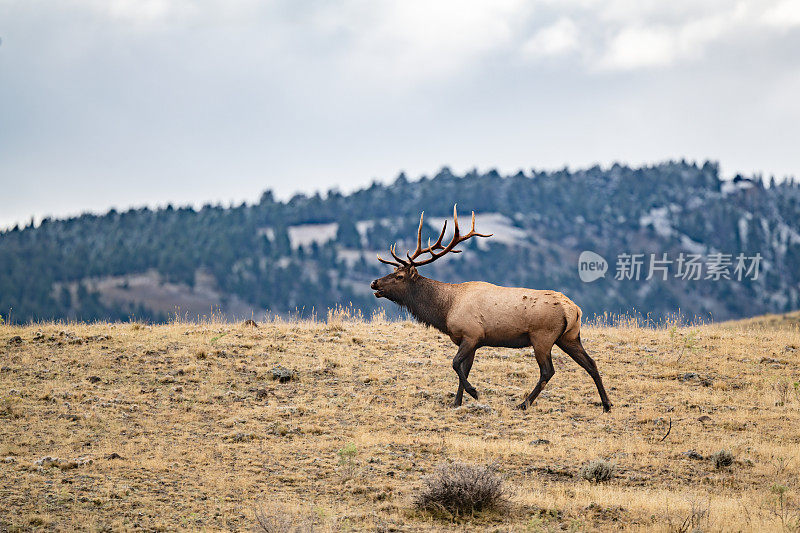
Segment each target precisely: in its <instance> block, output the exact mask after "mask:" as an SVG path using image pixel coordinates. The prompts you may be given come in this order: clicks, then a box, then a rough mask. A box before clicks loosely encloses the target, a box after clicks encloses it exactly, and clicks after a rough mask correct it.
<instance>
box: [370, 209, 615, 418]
mask: <svg viewBox="0 0 800 533" xmlns="http://www.w3.org/2000/svg"><path fill="white" fill-rule="evenodd" d="M424 217H425V212H424V211H423V213H422V214H421V215H420V217H419V229H418V230H417V248H416V250H414V252H413V253H411V252H407V253H406V257H405V258H402V257H400V256H398V255H397V253H396V244H395V245H392V246H391V247H390V248H389V252H390V253H391V254H392V257H393V258H394V261H389V260H386V259H383V258H382V257H381V256H380V255H378V260H379V261H380V262H381V263H384V264H387V265H391V266H393V267H395V269H394V272H392V273H391V274H388V275H386V276H384V277H382V278H379V279H376V280H375V281H373V282H372V284H371V285H370V287H371V288H372V289H373V290H374V291H375V297H377V298H386V299H388V300H390V301H392V302H394V303H396V304H399V305H400V306H401V307H403V308H405V309H407V310H408V311H409V312H410V313H411V315H412V316H413V317H414V318H415V319H417V320H418V321H419V322H422V323H423V324H427V325H428V326H431V327H434V328H436V329H438V330H439V331H441V332H442V333H445V334H446V335H448V336H449V337H450V339H451V340H452V341H453V343H455V344H456V345H457V346H458V351H457V352H456V355H455V357H454V358H453V370H455V371H456V374H458V390H457V392H456V396H455V400H454V401H453V407H458V406H460V405H461V403H462V399H463V395H464V391H467V393H468V394H469V395H470V396H472V397H473V398H475V399H476V400H477V399H478V391H477V390H476V389H475V387H473V386H472V385H471V384H470V383H469V381H467V378H468V377H469V372H470V370H471V369H472V363H473V361H474V359H475V351H476V350H477V349H478V348H481V347H483V346H491V347H505V348H525V347H528V346H532V347H533V352H534V355H535V357H536V362H537V363H538V365H539V373H540V375H539V381H538V382H537V383H536V386H535V387H534V389H533V391H532V392H531V393H530V394H529V395H528V396H527V397H526V398H525V400H524V401H523V402H522V403H521V404H519V405H518V406H517V407H518V408H519V409H523V410H524V409H527V408H528V407H529V406H530V405H531V404H532V403H533V401H534V400H536V397H537V396H538V395H539V393H541V392H542V390H543V389H544V387H545V386H546V385H547V383H548V382H549V381H550V379H552V377H553V375H554V374H555V369H554V368H553V360H552V356H551V350H552V348H553V345H554V344H555V345H556V346H558V347H559V348H561V349H562V350H564V352H566V353H567V355H569V356H570V357H571V358H572V359H574V360H575V362H576V363H578V364H579V365H580V366H581V367H582V368H583V369H584V370H586V371H587V372H588V373H589V375H590V376H591V377H592V379H593V380H594V383H595V385H596V386H597V391H598V392H599V393H600V400H601V402H602V405H603V410H604V411H610V410H611V402H609V400H608V396H607V395H606V391H605V388H604V387H603V381H602V379H601V378H600V373H599V372H598V370H597V365H596V364H595V362H594V360H593V359H592V358H591V357H589V355H588V354H587V353H586V350H584V348H583V345H582V344H581V334H580V330H581V309H580V307H578V306H577V305H575V303H573V302H572V300H570V299H569V298H567V297H566V296H564V295H563V294H561V293H560V292H556V291H551V290H534V289H526V288H518V287H500V286H497V285H493V284H491V283H486V282H482V281H469V282H466V283H443V282H440V281H436V280H434V279H429V278H426V277H424V276H422V275H420V274H419V272H417V268H418V267H420V266H423V265H428V264H430V263H433V262H434V261H436V260H437V259H439V258H441V257H443V256H444V255H446V254H448V253H451V252H452V253H460V252H461V250H456V249H455V248H456V246H457V245H459V244H460V243H462V242H464V241H466V240H467V239H470V238H472V237H491V236H492V235H491V234H490V235H484V234H481V233H477V232H476V231H475V212H474V211H473V213H472V229H471V230H470V231H469V233H467V234H466V235H462V234H461V231H460V229H459V227H458V212H457V210H456V206H453V225H454V229H453V237H452V239H451V240H450V242H449V243H448V244H446V245H444V244H442V240H443V239H444V235H445V231H446V230H447V221H446V220H445V222H444V226H443V227H442V231H441V233H440V234H439V238H438V239H436V242H434V243H433V244H431V243H430V239H429V240H428V246H427V247H426V248H423V247H422V227H423V219H424Z"/></svg>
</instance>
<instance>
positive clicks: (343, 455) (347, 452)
mask: <svg viewBox="0 0 800 533" xmlns="http://www.w3.org/2000/svg"><path fill="white" fill-rule="evenodd" d="M357 454H358V448H356V445H355V444H353V443H352V442H351V443H349V444H346V445H345V446H342V447H341V448H339V451H338V452H336V455H338V456H339V464H340V465H343V464H347V463H352V462H353V459H355V457H356V455H357Z"/></svg>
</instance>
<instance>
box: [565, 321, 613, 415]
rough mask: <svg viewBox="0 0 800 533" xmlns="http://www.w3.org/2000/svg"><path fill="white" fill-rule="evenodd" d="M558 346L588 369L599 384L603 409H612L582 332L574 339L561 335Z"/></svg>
mask: <svg viewBox="0 0 800 533" xmlns="http://www.w3.org/2000/svg"><path fill="white" fill-rule="evenodd" d="M556 346H558V347H559V348H561V349H562V350H564V352H566V354H567V355H569V356H570V357H572V359H573V360H574V361H575V362H576V363H578V364H579V365H580V366H581V367H582V368H583V369H584V370H586V372H588V373H589V375H590V376H592V379H593V380H594V384H595V385H596V386H597V392H599V393H600V401H601V402H602V404H603V411H606V412H608V411H610V410H611V402H610V401H609V400H608V395H607V394H606V389H605V387H603V380H602V378H601V377H600V372H599V371H598V370H597V364H596V363H595V362H594V359H592V358H591V357H589V354H588V353H586V350H585V349H584V348H583V344H581V336H580V333H579V334H578V336H577V337H575V338H574V339H565V338H564V337H561V338H560V339H558V341H557V342H556Z"/></svg>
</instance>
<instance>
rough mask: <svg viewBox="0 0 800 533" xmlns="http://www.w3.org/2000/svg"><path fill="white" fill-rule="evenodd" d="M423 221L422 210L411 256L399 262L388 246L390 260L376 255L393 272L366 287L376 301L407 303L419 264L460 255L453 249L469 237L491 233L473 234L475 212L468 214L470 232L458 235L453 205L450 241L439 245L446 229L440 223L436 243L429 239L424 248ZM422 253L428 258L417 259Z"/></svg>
mask: <svg viewBox="0 0 800 533" xmlns="http://www.w3.org/2000/svg"><path fill="white" fill-rule="evenodd" d="M424 218H425V212H424V211H423V212H422V214H420V217H419V228H418V229H417V249H416V250H414V252H413V253H411V252H406V258H405V259H403V258H402V257H400V256H398V255H397V253H396V251H395V248H396V244H395V245H392V246H391V247H390V248H389V253H391V254H392V257H393V258H394V261H388V260H386V259H384V258H382V257H381V256H380V255H379V256H378V261H380V262H381V263H384V264H387V265H391V266H393V267H395V269H394V272H392V273H391V274H389V275H386V276H384V277H382V278H379V279H376V280H375V281H373V282H372V283H371V284H370V287H371V288H372V289H373V290H374V291H375V297H376V298H386V299H388V300H391V301H393V302H396V303H401V302H404V301H407V298H406V296H407V294H408V291H409V289H410V288H411V286H412V285H413V284H414V283H415V282H417V281H418V280H419V279H420V275H419V273H418V272H417V267H419V266H422V265H427V264H430V263H433V262H434V261H436V260H437V259H439V258H440V257H442V256H444V255H446V254H447V253H449V252H453V253H454V254H458V253H461V250H456V249H455V247H456V246H457V245H458V244H460V243H462V242H464V241H466V240H467V239H470V238H472V237H491V236H492V234H489V235H484V234H482V233H477V232H476V231H475V211H473V212H472V229H470V231H469V233H467V234H466V235H461V232H460V230H459V227H458V212H457V211H456V206H455V205H454V206H453V226H454V230H453V238H452V239H451V240H450V243H448V244H447V245H446V246H445V245H443V244H442V239H444V234H445V231H446V230H447V221H446V220H445V221H444V225H443V226H442V231H441V233H439V238H438V239H436V242H434V243H433V244H431V241H430V239H428V246H427V247H426V248H423V247H422V226H423V224H424V223H423V220H424ZM423 254H429V255H428V257H423V258H422V259H420V256H421V255H423Z"/></svg>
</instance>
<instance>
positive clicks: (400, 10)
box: [0, 0, 800, 227]
mask: <svg viewBox="0 0 800 533" xmlns="http://www.w3.org/2000/svg"><path fill="white" fill-rule="evenodd" d="M0 39H2V43H1V44H0V227H8V226H9V225H13V224H14V223H15V222H22V221H26V220H28V219H30V217H31V216H35V217H36V219H37V220H38V219H39V218H41V217H42V216H46V215H57V216H63V215H67V214H77V213H80V212H82V211H85V210H90V211H95V212H101V211H104V210H106V209H108V208H110V207H116V208H118V209H121V208H127V207H129V206H141V205H145V204H147V205H164V204H166V203H167V202H173V203H175V204H176V205H184V204H193V205H201V204H202V203H204V202H222V203H224V204H228V203H230V202H236V203H239V202H241V201H248V202H254V201H257V199H258V197H259V195H260V194H261V192H262V191H263V190H264V189H267V188H270V189H273V190H274V191H275V192H276V194H277V195H278V197H279V198H288V197H289V196H291V194H293V193H294V192H297V191H304V192H313V191H317V190H321V191H325V190H328V189H330V188H333V187H337V188H339V189H340V190H342V191H344V192H347V191H351V190H353V189H355V188H357V187H360V186H363V185H368V184H369V183H370V182H371V181H372V180H373V179H379V180H381V181H389V180H391V179H393V178H394V177H395V176H396V175H397V174H398V172H400V171H401V170H404V171H406V172H407V174H408V175H409V177H412V178H414V177H418V176H419V175H421V174H428V175H430V174H433V173H435V172H436V171H437V170H438V169H439V168H440V167H441V166H443V165H448V166H450V167H451V168H453V169H454V170H455V171H459V172H461V171H464V170H467V169H470V168H473V167H477V168H479V169H481V170H485V169H489V168H493V167H494V168H498V169H499V170H501V171H503V172H516V170H518V169H524V170H526V171H527V170H529V169H531V168H537V169H552V168H560V167H563V166H564V165H569V166H570V167H571V168H578V167H582V166H587V165H592V164H594V163H600V164H602V165H608V164H610V163H612V162H614V161H620V162H627V163H630V164H641V163H647V162H653V161H658V160H663V159H669V158H680V157H686V158H687V159H690V160H692V159H695V160H698V161H700V160H704V159H707V158H709V159H715V160H718V161H719V162H720V163H721V166H722V169H723V172H724V173H725V174H726V175H727V176H731V175H733V174H735V173H737V172H742V173H748V174H749V173H753V172H762V173H763V174H764V176H769V175H771V174H774V175H776V176H777V177H779V178H780V177H783V176H786V175H800V149H798V144H800V98H798V95H800V2H798V1H797V0H774V1H773V0H763V1H758V2H756V1H753V2H746V1H744V2H730V1H714V0H711V1H703V2H697V1H696V0H691V1H683V0H677V1H670V2H664V1H662V0H622V1H615V0H597V1H594V0H547V1H543V0H539V1H530V2H523V1H516V0H491V1H481V2H475V1H470V0H453V1H435V0H397V1H386V2H381V1H370V0H360V1H359V0H340V1H338V2H325V1H308V2H304V1H297V0H288V1H275V2H259V1H255V0H246V1H241V2H236V1H232V0H219V1H216V0H208V1H203V0H197V1H189V0H172V1H168V0H60V1H58V2H50V1H40V0H2V1H0Z"/></svg>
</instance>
